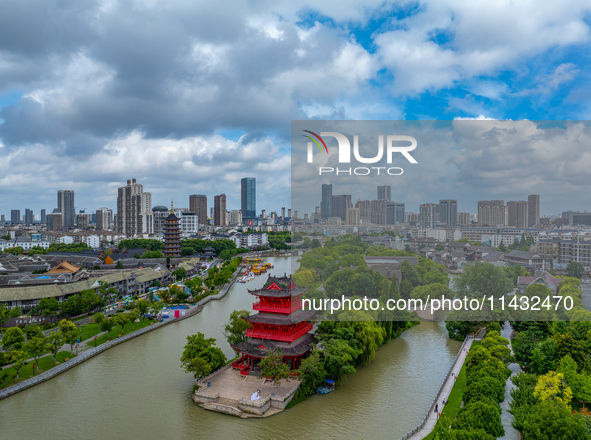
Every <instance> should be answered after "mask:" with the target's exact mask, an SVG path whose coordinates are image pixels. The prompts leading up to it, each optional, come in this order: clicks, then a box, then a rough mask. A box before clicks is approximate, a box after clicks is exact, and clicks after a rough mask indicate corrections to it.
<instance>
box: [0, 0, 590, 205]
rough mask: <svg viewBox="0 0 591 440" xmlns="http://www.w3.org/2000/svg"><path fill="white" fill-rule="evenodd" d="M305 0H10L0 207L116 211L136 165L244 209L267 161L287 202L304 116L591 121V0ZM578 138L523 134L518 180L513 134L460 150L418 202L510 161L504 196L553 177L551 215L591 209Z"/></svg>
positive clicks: (473, 182)
mask: <svg viewBox="0 0 591 440" xmlns="http://www.w3.org/2000/svg"><path fill="white" fill-rule="evenodd" d="M294 3H295V2H290V1H284V2H282V1H258V2H245V1H236V2H232V3H231V6H230V5H229V4H228V5H227V6H225V7H220V5H219V4H215V3H212V2H198V1H191V2H189V1H168V2H157V1H152V0H149V1H148V0H147V1H131V0H130V1H111V0H103V1H84V2H81V1H78V0H59V1H58V0H46V1H43V2H34V1H31V0H5V1H2V2H0V158H1V159H2V160H0V213H4V214H9V213H10V209H21V210H22V211H23V212H24V209H25V208H32V209H34V210H35V214H38V211H39V209H41V208H46V209H47V210H48V212H51V210H52V209H53V208H55V207H56V191H57V190H59V189H73V190H74V191H75V192H76V205H77V207H79V208H86V209H87V212H88V211H94V210H95V209H96V208H98V207H101V206H107V207H112V208H114V207H115V205H116V189H117V187H118V186H121V185H123V184H124V183H125V181H126V180H127V179H131V178H134V177H135V178H137V180H138V182H140V183H143V184H144V189H145V190H147V191H150V192H152V194H153V196H152V197H153V202H154V204H168V203H170V200H171V199H174V200H175V205H177V206H187V205H188V195H189V194H194V193H204V194H206V195H208V197H209V198H210V200H213V196H214V195H215V194H219V193H222V192H224V193H226V194H227V196H228V207H229V209H235V208H238V207H239V197H240V178H241V177H245V176H254V177H256V178H257V196H258V197H257V199H258V200H257V209H258V210H260V209H262V208H266V209H267V211H272V210H278V209H280V208H281V206H289V205H290V176H291V170H290V164H291V160H290V124H291V120H306V119H335V120H349V119H361V120H372V119H379V120H417V119H418V120H429V119H435V120H453V119H456V118H494V119H512V120H519V119H529V120H567V119H570V120H585V119H591V104H590V103H591V99H590V98H591V82H590V76H591V69H589V67H590V65H591V60H590V57H591V55H590V54H591V51H590V50H589V49H590V48H591V47H590V41H591V30H590V24H591V6H590V5H589V2H588V1H576V0H573V1H568V0H566V1H563V2H539V1H533V0H532V1H519V2H472V3H469V2H465V1H459V0H457V1H454V0H438V1H426V2H413V1H377V0H372V1H365V2H359V1H357V0H349V1H338V2H337V1H334V0H327V1H315V2H313V3H310V4H307V3H298V4H294ZM581 131H582V133H583V134H581V135H580V136H586V134H587V131H588V130H587V129H585V128H581ZM570 135H571V136H573V137H571V138H568V137H567V138H566V139H574V140H576V142H573V143H572V146H571V143H570V142H566V143H563V144H561V146H560V150H563V149H568V154H567V155H566V156H568V157H569V159H570V160H575V161H576V162H578V164H577V167H575V168H576V170H575V171H576V173H575V174H572V173H573V171H572V170H570V169H565V168H564V166H562V168H560V169H557V167H556V160H557V158H556V156H560V157H561V158H564V156H565V155H557V153H556V149H555V148H553V147H552V145H549V144H545V147H543V148H542V147H539V148H538V147H532V146H531V145H521V146H520V145H516V146H514V147H513V148H511V154H512V155H513V156H511V162H510V163H511V164H512V165H511V167H510V168H511V169H523V167H526V166H527V167H530V169H538V170H540V174H538V175H537V180H536V181H535V182H536V183H537V185H535V186H534V185H533V181H532V179H534V178H535V176H534V175H533V174H532V175H531V176H532V177H531V178H528V179H527V182H524V181H523V180H519V179H513V180H512V181H511V182H507V181H506V178H507V168H506V167H507V164H508V163H509V161H508V159H507V160H504V159H502V158H504V157H506V154H508V151H502V150H503V148H508V147H506V145H505V144H503V145H505V147H500V146H498V145H497V146H496V147H495V146H493V147H491V148H490V149H488V150H477V149H474V148H472V149H470V151H467V150H465V148H466V146H465V145H464V146H462V147H458V149H459V150H458V151H461V148H464V150H465V151H464V153H465V154H457V152H455V153H453V154H452V153H450V155H449V156H446V157H445V163H446V165H445V166H446V168H447V169H448V170H449V173H450V174H449V175H450V176H453V179H454V182H455V183H456V186H457V187H458V188H464V189H463V190H461V191H459V194H458V195H455V194H447V195H442V194H440V192H438V191H437V179H440V178H441V176H439V177H437V178H435V177H434V179H433V180H434V181H435V183H434V184H433V185H432V186H431V187H429V186H425V187H424V190H421V191H418V192H417V193H416V194H414V193H413V194H411V193H409V194H408V197H407V198H406V200H403V201H406V202H407V205H408V206H409V208H410V209H408V208H407V209H408V210H413V208H415V207H416V206H418V203H420V202H425V201H437V200H438V199H439V198H441V197H450V198H458V199H460V200H465V202H464V203H465V204H466V205H465V206H462V205H461V206H460V209H462V210H469V211H472V212H474V211H475V205H474V206H471V204H472V203H473V201H475V200H477V199H479V198H485V197H483V196H480V195H479V194H480V193H482V194H483V195H486V196H487V197H488V196H489V194H488V193H486V188H490V185H491V182H493V180H491V179H493V177H495V176H496V177H498V178H499V179H503V180H502V181H501V180H498V192H497V193H496V194H498V197H499V198H506V199H509V198H511V197H513V196H512V194H516V193H519V194H521V193H524V194H525V195H527V194H528V193H530V191H532V192H533V191H535V190H537V191H535V192H537V193H540V194H542V212H543V213H548V214H551V213H555V212H558V211H560V210H562V209H567V208H574V209H586V208H591V200H589V196H588V195H587V194H588V193H589V191H588V178H586V172H587V170H589V169H591V161H590V160H591V159H588V156H587V154H586V150H585V148H586V146H587V145H588V144H587V143H586V142H585V139H586V138H584V139H582V138H581V137H578V138H577V137H576V133H574V132H572V133H570ZM564 136H567V134H566V133H565V134H564ZM495 148H497V149H495ZM587 149H588V147H587ZM431 154H436V152H434V151H433V150H432V152H431ZM450 157H451V159H450ZM453 158H455V159H453ZM441 160H443V159H441ZM479 164H482V166H486V169H483V170H482V173H481V172H480V170H479V168H478V167H479V166H480V165H479ZM553 170H555V172H556V173H558V172H561V173H562V176H563V177H562V179H561V180H560V182H563V183H567V184H568V188H565V189H564V191H562V189H561V188H557V187H556V180H552V179H547V176H548V174H547V173H550V174H551V173H552V172H554V171H553ZM541 173H546V176H543V175H541ZM568 173H571V174H572V176H573V178H572V180H568V176H569V174H568ZM503 185H504V186H503ZM519 185H525V186H524V188H523V191H521V190H519V191H515V186H519ZM466 188H469V189H470V190H469V191H468V190H467V189H466ZM335 192H337V191H335ZM485 193H486V194H485ZM489 193H490V191H489ZM469 194H474V195H473V196H469ZM469 197H472V198H469ZM462 198H463V199H462Z"/></svg>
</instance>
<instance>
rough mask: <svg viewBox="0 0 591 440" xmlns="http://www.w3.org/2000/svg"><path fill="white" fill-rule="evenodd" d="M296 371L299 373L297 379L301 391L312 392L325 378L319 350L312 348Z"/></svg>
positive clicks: (307, 393)
mask: <svg viewBox="0 0 591 440" xmlns="http://www.w3.org/2000/svg"><path fill="white" fill-rule="evenodd" d="M298 373H300V374H299V377H298V379H299V380H300V381H301V383H302V385H301V386H300V388H301V389H302V391H303V393H304V394H305V395H311V394H313V393H314V392H315V391H316V390H317V389H318V387H320V386H321V385H322V382H323V381H324V380H325V379H326V370H325V369H324V365H323V364H322V360H321V358H320V350H317V349H314V350H312V354H311V355H310V356H309V357H307V358H306V359H303V360H302V362H301V363H300V368H299V369H298Z"/></svg>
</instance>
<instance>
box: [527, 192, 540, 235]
mask: <svg viewBox="0 0 591 440" xmlns="http://www.w3.org/2000/svg"><path fill="white" fill-rule="evenodd" d="M539 224H540V196H539V195H536V194H530V195H529V196H527V226H528V227H530V228H534V227H536V226H537V225H539Z"/></svg>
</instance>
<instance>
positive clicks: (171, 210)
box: [170, 200, 174, 214]
mask: <svg viewBox="0 0 591 440" xmlns="http://www.w3.org/2000/svg"><path fill="white" fill-rule="evenodd" d="M170 213H171V214H174V202H173V201H172V200H171V201H170Z"/></svg>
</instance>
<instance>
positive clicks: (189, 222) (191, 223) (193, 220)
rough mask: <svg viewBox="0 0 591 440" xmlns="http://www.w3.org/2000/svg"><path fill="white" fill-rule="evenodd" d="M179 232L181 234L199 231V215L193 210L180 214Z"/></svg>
mask: <svg viewBox="0 0 591 440" xmlns="http://www.w3.org/2000/svg"><path fill="white" fill-rule="evenodd" d="M181 232H182V233H183V234H196V233H197V232H199V216H198V215H197V214H196V213H194V212H183V213H182V214H181Z"/></svg>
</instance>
